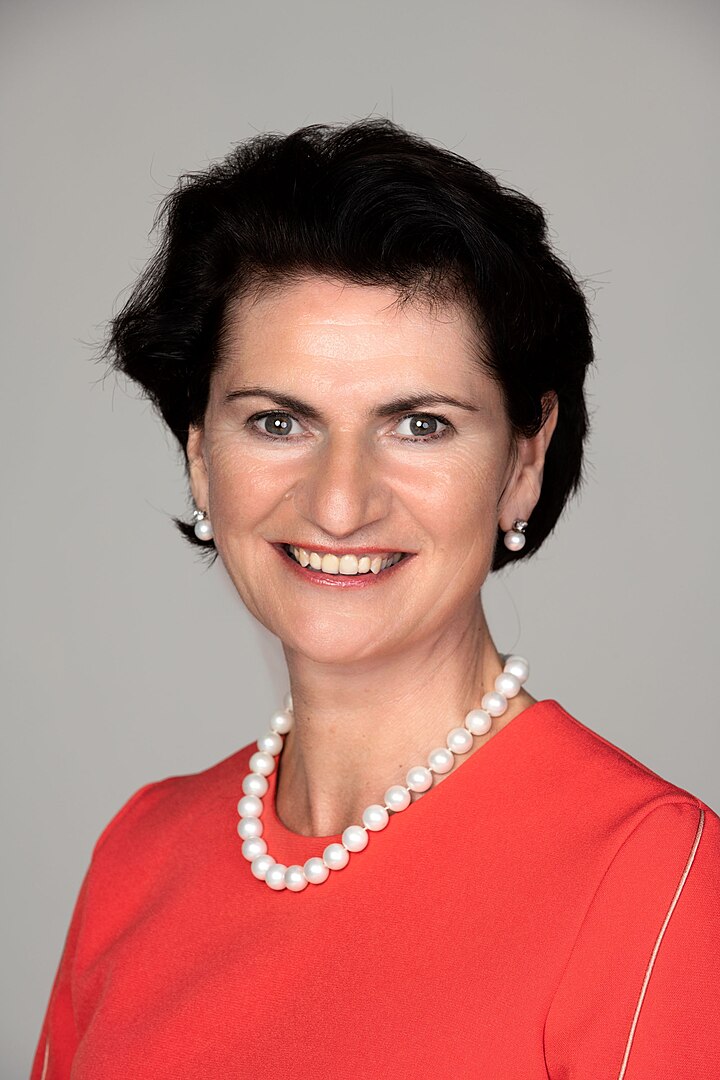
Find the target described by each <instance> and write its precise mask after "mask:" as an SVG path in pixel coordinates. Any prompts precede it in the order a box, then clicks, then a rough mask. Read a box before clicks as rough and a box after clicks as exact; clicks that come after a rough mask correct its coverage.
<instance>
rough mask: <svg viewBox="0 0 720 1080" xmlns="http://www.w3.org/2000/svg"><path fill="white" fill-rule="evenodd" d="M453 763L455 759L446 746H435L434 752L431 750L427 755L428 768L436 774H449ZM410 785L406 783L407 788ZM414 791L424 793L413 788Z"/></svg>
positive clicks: (420, 789) (423, 789)
mask: <svg viewBox="0 0 720 1080" xmlns="http://www.w3.org/2000/svg"><path fill="white" fill-rule="evenodd" d="M454 763H455V758H454V757H453V756H452V754H451V752H450V751H449V750H448V748H447V746H436V747H435V749H434V750H431V751H430V753H429V754H428V767H429V768H430V769H432V771H433V772H436V773H446V772H450V770H451V769H452V767H453V765H454ZM411 786H412V785H411V784H410V782H409V781H408V787H411ZM413 790H414V791H425V788H413Z"/></svg>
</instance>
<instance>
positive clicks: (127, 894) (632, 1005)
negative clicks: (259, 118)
mask: <svg viewBox="0 0 720 1080" xmlns="http://www.w3.org/2000/svg"><path fill="white" fill-rule="evenodd" d="M163 222H164V232H163V235H162V243H161V244H160V246H159V249H158V252H157V254H156V256H155V257H154V258H153V260H152V261H151V262H150V264H149V266H148V268H147V269H146V270H145V272H144V273H143V275H142V276H141V278H140V280H139V282H138V283H137V286H136V288H135V290H134V292H133V294H132V296H131V297H130V299H129V301H128V303H127V305H126V306H125V308H124V309H123V311H122V312H121V313H120V314H119V315H118V316H117V317H116V318H115V320H114V321H113V323H112V329H111V333H110V336H109V340H108V346H107V355H108V356H110V357H112V358H113V362H114V363H115V365H116V367H117V368H118V369H119V370H122V371H123V372H125V373H126V374H128V375H129V376H130V377H131V378H132V379H134V380H136V381H137V382H138V383H139V384H140V385H141V386H142V387H143V388H144V391H145V393H146V394H147V395H148V396H149V398H150V399H151V400H152V401H153V403H154V404H155V405H156V407H157V408H158V410H159V412H160V413H161V415H162V417H163V419H164V420H165V422H166V423H167V424H168V426H169V427H170V429H171V431H172V432H173V433H174V435H175V436H176V437H177V439H178V441H179V443H180V446H181V447H182V448H183V450H184V453H185V459H186V463H187V473H188V478H189V484H190V488H191V492H192V496H193V503H194V510H193V512H192V520H190V521H182V520H179V519H175V520H176V524H177V526H178V527H179V529H180V530H181V532H182V534H183V535H184V536H185V537H186V538H187V539H188V540H189V541H190V542H191V543H192V544H194V545H196V546H197V547H199V548H200V549H202V550H204V551H206V552H208V553H209V554H210V557H211V558H212V559H214V558H216V557H217V556H218V555H219V556H220V558H221V559H222V562H223V564H224V566H225V568H226V569H227V571H228V573H229V575H230V577H231V579H232V581H233V583H234V585H235V587H236V589H237V592H238V594H239V596H240V599H241V600H242V601H243V603H244V604H245V605H246V606H247V608H248V609H249V610H250V611H251V612H252V613H253V615H254V616H255V617H256V618H257V619H258V620H259V621H260V622H261V623H262V624H263V625H264V626H266V627H267V628H268V629H270V630H271V631H272V632H273V633H274V634H276V635H277V636H278V637H279V638H280V640H281V642H282V645H283V650H284V654H285V657H286V660H287V665H288V674H289V683H290V693H289V694H288V695H286V697H285V700H284V701H283V703H282V705H283V707H282V708H279V709H278V710H277V711H276V712H275V713H274V714H273V715H272V716H271V717H270V719H269V722H268V724H267V730H266V731H265V732H264V730H263V723H262V721H261V719H260V718H259V717H258V718H257V729H258V735H259V738H258V741H257V742H253V743H251V744H250V745H248V746H246V747H244V748H243V749H241V750H239V751H238V752H236V753H234V754H233V755H231V756H230V757H229V758H228V759H227V760H225V761H222V762H220V763H219V764H217V765H215V766H213V767H212V768H210V769H207V770H205V771H204V772H201V773H198V774H196V775H192V776H183V777H172V778H170V779H166V780H163V781H160V782H159V783H153V784H149V785H148V786H147V787H144V788H143V789H142V790H140V791H139V792H137V793H136V794H135V795H134V796H133V797H132V798H131V799H130V800H129V802H128V803H127V804H126V805H125V806H124V807H123V808H122V810H121V811H120V812H119V814H118V815H117V816H116V817H115V818H114V820H113V821H112V822H111V823H110V824H109V825H108V827H107V828H106V829H105V831H104V832H103V833H102V835H101V837H100V838H99V840H98V842H97V844H96V847H95V850H94V853H93V857H92V860H91V865H90V867H89V869H88V872H87V875H86V878H85V880H84V882H83V885H82V888H81V891H80V895H79V898H78V902H77V907H76V910H75V913H74V916H73V919H72V923H71V926H70V929H69V932H68V937H67V942H66V946H65V950H64V954H63V957H62V960H61V963H60V967H59V971H58V974H57V978H56V981H55V985H54V987H53V990H52V994H51V997H50V1002H49V1006H48V1010H47V1016H46V1019H45V1023H44V1026H43V1030H42V1033H41V1036H40V1040H39V1044H38V1049H37V1054H36V1058H35V1063H34V1068H33V1074H32V1075H33V1078H39V1077H43V1078H44V1080H56V1078H57V1080H60V1078H66V1077H72V1078H73V1080H86V1078H91V1077H92V1078H99V1077H102V1078H103V1080H114V1078H123V1080H127V1078H128V1077H153V1078H164V1077H173V1078H174V1080H178V1078H190V1077H202V1078H203V1080H214V1078H223V1080H224V1078H227V1077H363V1078H365V1077H367V1078H373V1080H374V1078H379V1077H390V1076H392V1077H406V1076H407V1077H409V1076H413V1077H438V1076H443V1077H444V1076H453V1077H476V1076H477V1077H479V1076H482V1077H492V1078H503V1080H504V1078H509V1080H512V1078H518V1080H519V1078H522V1080H533V1078H535V1077H538V1078H540V1077H542V1078H547V1077H552V1078H561V1077H562V1078H570V1077H573V1078H583V1080H589V1078H596V1077H597V1078H599V1077H603V1078H604V1077H608V1078H610V1077H613V1078H615V1077H626V1078H628V1080H630V1078H640V1077H651V1076H652V1077H653V1078H659V1077H673V1078H674V1080H677V1078H678V1077H681V1076H683V1077H684V1076H693V1077H701V1076H702V1077H705V1078H708V1077H711V1076H720V1035H719V1034H718V1030H719V1029H720V1025H719V1024H718V1023H717V1019H718V1006H719V1005H720V819H718V816H717V815H716V814H715V813H714V812H713V810H712V809H711V808H710V807H708V806H707V805H706V804H704V803H703V802H702V801H701V800H699V799H698V798H696V797H695V796H694V795H692V794H690V793H688V792H687V791H684V790H682V789H680V788H678V787H676V786H675V785H673V784H671V783H669V782H668V781H666V780H664V779H662V778H661V777H659V776H657V775H656V774H655V773H653V772H651V771H650V770H649V769H647V768H646V767H645V766H644V765H642V764H641V763H639V762H637V761H635V760H634V759H633V758H631V757H629V756H628V755H627V754H626V753H624V752H623V751H622V750H621V749H619V748H617V747H615V746H613V745H612V744H611V743H609V742H608V741H607V740H605V739H603V738H601V737H600V736H599V735H597V734H596V733H595V732H593V731H592V730H590V729H589V728H588V727H586V726H584V725H583V724H582V723H581V722H580V721H579V720H577V719H576V718H574V717H573V716H571V715H570V714H569V713H568V712H567V711H566V710H565V709H564V708H563V707H562V705H561V704H560V703H559V702H558V701H556V700H554V699H543V700H537V699H535V698H534V697H532V696H531V694H530V693H529V691H528V689H527V688H526V684H527V682H528V674H529V668H528V663H527V661H526V660H525V659H524V658H523V657H519V656H505V655H504V654H501V653H499V652H498V650H497V648H496V646H495V644H494V642H493V640H492V638H491V635H490V631H489V628H488V626H487V623H486V620H485V616H484V613H483V607H482V599H481V587H482V585H483V583H484V581H485V580H486V579H487V576H488V574H489V573H491V572H492V571H495V570H499V569H500V568H501V567H503V566H505V565H507V564H509V563H510V562H511V561H515V560H518V559H521V558H527V557H528V556H529V555H530V554H532V553H533V552H534V551H537V550H538V549H539V547H540V546H541V545H542V543H543V541H544V539H545V538H546V537H547V536H548V534H549V533H550V532H551V531H552V529H553V528H554V526H555V524H556V522H557V521H558V519H559V517H560V515H561V513H562V511H563V508H564V507H565V506H566V504H567V501H568V499H569V498H570V496H571V495H572V494H573V493H574V492H575V491H576V490H577V489H578V487H579V484H580V480H581V476H582V454H583V444H584V441H585V439H586V436H587V429H588V416H587V412H586V406H585V401H584V396H583V383H584V378H585V373H586V370H587V367H588V365H589V364H590V363H591V361H592V359H593V353H592V340H591V333H590V322H589V315H588V311H587V308H586V303H585V300H584V297H583V294H582V291H581V289H580V287H579V285H578V284H577V283H576V281H575V280H574V279H573V277H572V275H571V274H570V272H569V271H568V269H567V268H566V267H565V266H564V265H563V263H562V262H561V261H560V260H559V259H558V258H557V257H556V256H555V255H554V254H553V253H552V251H551V250H550V248H549V246H548V241H547V233H546V225H545V220H544V216H543V214H542V212H541V210H540V209H539V208H538V207H537V206H536V205H535V204H534V203H532V202H530V201H529V200H528V199H526V198H524V197H523V196H522V195H520V194H519V193H517V192H515V191H512V190H510V189H507V188H503V187H501V186H500V185H499V184H498V183H497V182H496V180H494V179H493V178H492V177H491V176H489V175H488V174H487V173H485V172H483V171H482V170H481V169H479V168H478V167H477V166H476V165H474V164H471V163H470V162H468V161H466V160H464V159H462V158H460V157H458V156H456V155H454V154H452V153H449V152H447V151H445V150H441V149H438V148H436V147H434V146H432V145H431V144H430V143H428V142H426V141H424V140H422V139H420V138H418V137H415V136H412V135H410V134H408V133H407V132H405V131H403V130H402V129H401V128H399V127H397V126H396V125H394V124H392V123H390V122H389V121H382V120H374V121H362V122H359V123H355V124H351V125H348V126H346V127H327V126H320V125H318V126H312V127H308V128H304V129H302V130H300V131H297V132H295V133H294V134H292V135H290V136H288V137H280V136H274V135H272V136H271V135H262V136H258V137H256V138H254V139H252V140H249V141H248V142H246V143H244V144H241V145H240V146H239V147H238V148H236V149H235V150H234V151H233V152H232V153H231V154H230V155H229V156H228V157H227V159H226V160H225V161H224V162H222V163H221V164H218V165H214V166H212V167H211V168H209V169H208V170H207V171H205V172H203V173H200V174H195V175H192V174H191V175H187V176H185V177H184V178H183V179H182V180H181V182H180V183H179V185H178V187H177V189H176V190H175V191H174V192H173V193H171V195H170V196H168V199H167V200H166V203H165V204H164V218H163ZM198 645H199V647H201V642H198ZM239 689H240V688H239ZM234 707H236V706H235V705H233V708H234Z"/></svg>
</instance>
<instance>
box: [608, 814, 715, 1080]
mask: <svg viewBox="0 0 720 1080" xmlns="http://www.w3.org/2000/svg"><path fill="white" fill-rule="evenodd" d="M704 825H705V811H704V810H703V808H702V807H700V820H699V822H698V827H697V832H696V833H695V840H694V842H693V846H692V848H691V850H690V855H689V856H688V861H687V863H686V864H685V869H684V870H683V872H682V876H681V878H680V881H679V883H678V887H677V889H676V890H675V895H674V897H673V899H672V903H671V904H670V907H669V908H668V913H667V915H666V916H665V921H664V922H663V924H662V926H661V927H660V933H659V934H658V936H657V939H656V941H655V946H654V948H653V951H652V954H651V956H650V961H649V963H648V966H647V970H646V971H645V978H644V979H643V984H642V989H641V990H640V997H639V998H638V1003H637V1006H636V1008H635V1015H634V1016H633V1022H632V1024H631V1026H630V1034H629V1035H628V1041H627V1045H626V1047H625V1056H624V1057H623V1061H622V1066H621V1068H620V1072H619V1073H618V1080H623V1077H624V1076H625V1072H626V1070H627V1066H628V1061H629V1059H630V1051H631V1049H632V1043H633V1039H634V1038H635V1029H636V1027H637V1022H638V1019H639V1017H640V1010H641V1009H642V1006H643V1001H644V1000H645V994H646V992H647V988H648V983H649V982H650V976H651V975H652V969H653V967H654V965H655V959H656V957H657V954H658V950H659V949H660V943H661V941H662V939H663V937H664V935H665V931H666V930H667V926H668V923H669V922H670V917H671V916H672V913H673V911H674V910H675V907H676V905H677V902H678V900H679V899H680V893H681V892H682V891H683V887H684V885H685V882H686V881H687V876H688V874H689V873H690V868H691V866H692V864H693V862H694V860H695V852H696V851H697V849H698V844H699V843H700V837H701V836H702V833H703V828H704Z"/></svg>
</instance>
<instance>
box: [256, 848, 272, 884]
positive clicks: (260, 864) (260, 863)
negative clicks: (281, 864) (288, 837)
mask: <svg viewBox="0 0 720 1080" xmlns="http://www.w3.org/2000/svg"><path fill="white" fill-rule="evenodd" d="M274 865H275V860H274V859H273V857H272V855H267V854H265V855H258V856H257V857H256V858H254V859H253V861H252V862H251V863H250V869H251V870H252V872H253V874H254V875H255V877H256V878H257V879H258V880H259V881H264V880H265V875H266V874H267V872H268V870H269V869H270V867H271V866H274Z"/></svg>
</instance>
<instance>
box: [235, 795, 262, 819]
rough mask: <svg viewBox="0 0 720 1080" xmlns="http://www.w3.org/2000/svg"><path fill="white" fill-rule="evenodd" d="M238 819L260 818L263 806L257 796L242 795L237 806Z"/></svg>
mask: <svg viewBox="0 0 720 1080" xmlns="http://www.w3.org/2000/svg"><path fill="white" fill-rule="evenodd" d="M237 811H238V814H239V815H240V817H260V815H261V814H262V812H263V804H262V801H261V800H260V799H258V797H257V795H243V797H242V799H241V800H240V802H239V803H238V804H237Z"/></svg>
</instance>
